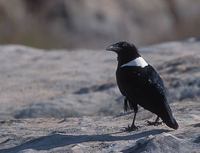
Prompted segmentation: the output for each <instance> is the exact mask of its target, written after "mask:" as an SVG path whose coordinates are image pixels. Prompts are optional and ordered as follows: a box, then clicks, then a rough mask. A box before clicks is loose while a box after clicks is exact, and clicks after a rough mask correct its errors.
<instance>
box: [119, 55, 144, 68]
mask: <svg viewBox="0 0 200 153" xmlns="http://www.w3.org/2000/svg"><path fill="white" fill-rule="evenodd" d="M125 66H138V67H142V68H144V67H145V66H148V64H147V62H146V61H145V60H144V59H143V58H142V57H138V58H136V59H134V60H132V61H130V62H128V63H126V64H123V65H122V66H121V67H125Z"/></svg>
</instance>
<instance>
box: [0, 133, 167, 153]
mask: <svg viewBox="0 0 200 153" xmlns="http://www.w3.org/2000/svg"><path fill="white" fill-rule="evenodd" d="M168 131H169V130H164V129H154V130H150V131H144V132H140V133H136V134H131V135H126V136H112V135H111V134H113V133H110V134H102V135H63V134H52V135H49V136H43V137H40V138H37V139H34V140H31V141H28V142H26V143H23V144H21V145H19V146H16V147H13V148H8V149H2V150H0V153H8V152H9V153H15V152H19V151H22V150H25V149H34V150H49V149H53V148H57V147H64V146H66V145H73V144H78V143H83V142H92V141H100V142H101V141H120V140H136V139H140V138H143V137H146V136H148V135H157V134H160V133H163V132H168Z"/></svg>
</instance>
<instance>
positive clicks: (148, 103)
mask: <svg viewBox="0 0 200 153" xmlns="http://www.w3.org/2000/svg"><path fill="white" fill-rule="evenodd" d="M106 50H108V51H114V52H116V53H117V55H118V58H117V59H118V67H117V71H116V79H117V84H118V87H119V90H120V91H121V93H122V95H123V96H124V97H125V99H124V110H125V111H127V110H128V109H131V110H134V118H133V122H132V125H131V126H130V127H129V126H128V128H127V130H128V131H132V130H136V129H137V127H136V126H135V118H136V114H137V112H138V105H140V106H142V107H143V108H144V109H147V110H149V111H150V112H152V113H154V114H156V115H157V118H156V120H155V122H150V121H148V123H149V124H150V125H158V124H159V123H160V122H159V118H161V119H162V121H163V122H164V123H165V124H166V125H167V126H168V127H170V128H173V129H178V123H177V122H176V120H175V119H174V117H173V115H172V111H171V109H170V106H169V104H168V102H167V98H166V89H165V86H164V83H163V81H162V79H161V77H160V76H159V74H158V73H157V72H156V71H155V69H154V68H153V67H152V66H151V65H149V64H148V63H147V62H146V61H145V60H144V59H143V58H142V57H141V55H140V54H139V53H138V49H137V48H136V47H135V46H134V45H133V44H130V43H128V42H118V43H115V44H113V45H111V46H109V47H107V48H106Z"/></svg>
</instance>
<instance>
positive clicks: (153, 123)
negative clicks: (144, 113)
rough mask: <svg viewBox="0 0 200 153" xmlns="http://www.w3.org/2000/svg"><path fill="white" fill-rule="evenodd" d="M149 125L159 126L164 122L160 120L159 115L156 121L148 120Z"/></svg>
mask: <svg viewBox="0 0 200 153" xmlns="http://www.w3.org/2000/svg"><path fill="white" fill-rule="evenodd" d="M147 124H148V125H154V126H158V125H160V124H162V122H159V116H157V118H156V120H155V121H154V122H151V121H147Z"/></svg>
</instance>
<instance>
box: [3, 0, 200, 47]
mask: <svg viewBox="0 0 200 153" xmlns="http://www.w3.org/2000/svg"><path fill="white" fill-rule="evenodd" d="M11 10H12V11H11ZM199 19H200V2H199V1H196V0H190V1H188V0H151V2H147V1H146V0H123V1H121V0H109V1H107V0H101V1H98V0H93V1H89V0H81V1H80V0H56V1H55V0H42V1H40V0H18V1H7V0H1V1H0V33H1V35H0V43H4V44H7V43H20V44H25V45H29V46H35V47H42V48H63V47H67V48H105V46H107V45H108V44H110V43H113V42H115V41H119V40H129V41H131V42H134V43H135V44H136V45H137V46H138V45H139V46H141V45H147V44H152V43H158V42H163V41H166V40H177V39H183V38H187V37H191V36H199V35H200V30H199V26H200V20H199Z"/></svg>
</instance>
